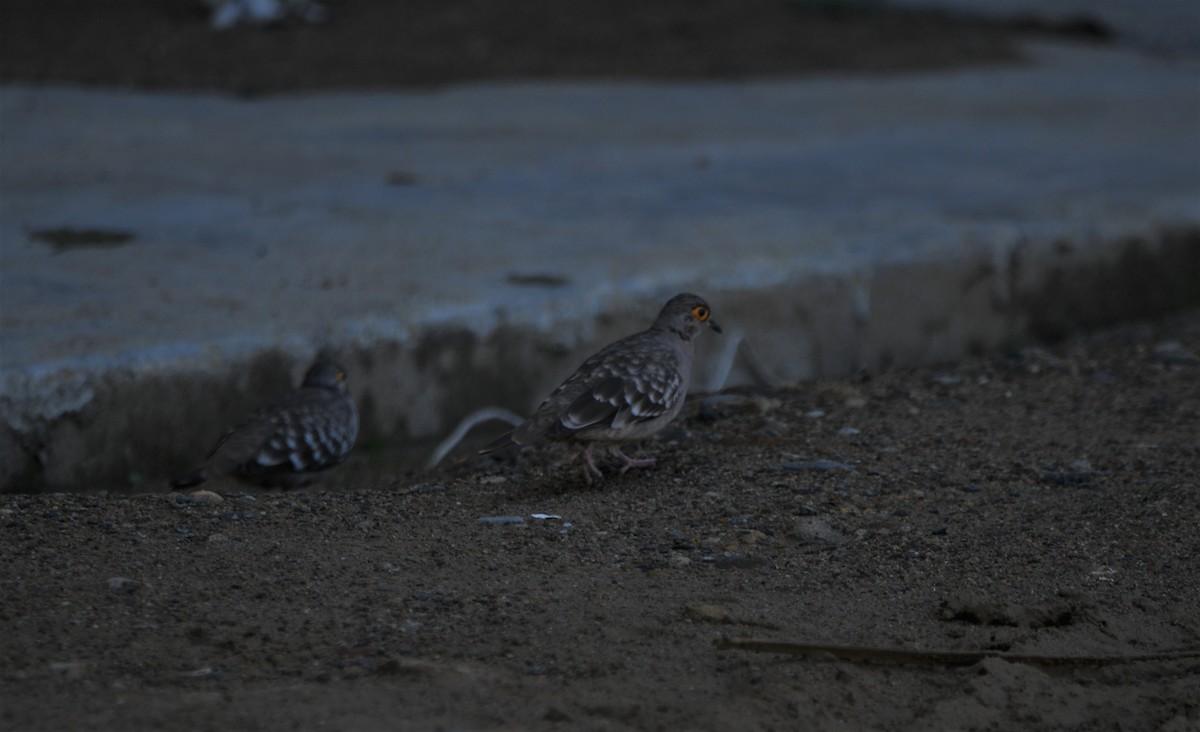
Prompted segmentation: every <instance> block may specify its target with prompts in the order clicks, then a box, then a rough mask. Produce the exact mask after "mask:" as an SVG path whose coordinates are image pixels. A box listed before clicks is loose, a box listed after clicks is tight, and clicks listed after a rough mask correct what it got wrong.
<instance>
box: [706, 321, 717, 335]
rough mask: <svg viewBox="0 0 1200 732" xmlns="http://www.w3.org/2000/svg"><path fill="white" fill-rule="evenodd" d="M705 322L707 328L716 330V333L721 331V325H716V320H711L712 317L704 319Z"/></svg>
mask: <svg viewBox="0 0 1200 732" xmlns="http://www.w3.org/2000/svg"><path fill="white" fill-rule="evenodd" d="M705 323H706V324H707V325H708V327H709V328H712V329H713V330H715V331H716V332H718V333H720V332H721V326H719V325H717V321H715V320H713V319H712V318H709V319H708V320H706V321H705Z"/></svg>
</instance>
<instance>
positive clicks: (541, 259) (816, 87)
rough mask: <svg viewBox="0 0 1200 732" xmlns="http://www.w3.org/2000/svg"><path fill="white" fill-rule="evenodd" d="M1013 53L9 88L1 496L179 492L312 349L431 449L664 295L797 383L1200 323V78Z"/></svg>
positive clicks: (1067, 55)
mask: <svg viewBox="0 0 1200 732" xmlns="http://www.w3.org/2000/svg"><path fill="white" fill-rule="evenodd" d="M1030 54H1031V56H1032V58H1033V63H1032V64H1031V65H1029V66H1026V67H1021V68H1011V69H998V70H987V71H979V70H973V71H962V72H957V73H940V74H928V75H918V76H911V77H887V78H870V77H853V78H831V79H821V80H805V81H772V82H753V83H744V84H703V85H665V84H586V85H571V84H521V85H488V86H472V87H462V88H455V89H450V90H446V91H442V92H436V93H408V94H345V95H327V96H312V97H281V98H270V99H264V100H256V101H241V100H236V99H229V98H222V97H217V96H195V95H164V94H156V95H146V94H133V93H114V92H101V91H93V90H83V89H65V88H25V87H8V88H4V89H2V90H0V386H2V392H0V418H2V419H3V421H4V424H5V426H6V430H7V432H6V435H5V437H4V438H3V439H0V486H7V487H10V488H12V487H16V488H28V487H35V486H50V487H57V488H77V487H101V486H109V485H110V484H114V483H118V484H119V483H122V482H128V481H131V480H133V481H134V482H137V481H139V480H149V479H157V478H159V477H162V476H165V475H167V474H169V473H170V472H171V471H174V470H178V469H180V468H181V467H183V466H185V465H187V464H188V463H189V462H190V461H192V460H194V459H195V458H196V457H197V455H198V454H199V453H202V452H203V451H204V450H205V449H206V448H207V447H208V445H209V443H210V442H211V440H212V439H213V437H214V436H215V435H216V434H218V433H219V431H220V429H222V428H223V427H224V426H226V425H227V423H228V420H229V419H232V418H233V417H234V416H236V415H237V414H238V413H239V412H241V411H242V410H244V409H245V408H246V406H247V405H248V404H252V403H254V402H255V401H258V400H259V399H261V398H264V397H266V396H270V395H271V393H278V392H279V391H281V390H282V389H284V388H286V387H287V386H288V385H289V383H292V382H294V379H296V378H297V377H298V375H299V373H300V372H301V371H302V370H303V368H304V366H305V362H306V361H307V360H308V359H309V358H311V356H312V355H313V354H314V353H315V351H316V350H317V349H319V348H321V347H331V348H333V349H336V350H338V351H340V352H341V353H342V354H343V358H344V360H346V361H347V366H348V368H349V370H350V371H351V379H352V390H353V391H354V392H355V394H356V395H357V396H358V397H359V399H360V401H361V402H362V406H363V412H364V414H363V422H364V433H363V440H364V443H365V444H368V445H370V444H380V443H381V441H389V442H394V441H397V440H399V441H404V440H413V439H422V438H424V439H433V438H435V437H436V436H438V435H440V434H444V433H445V432H446V431H448V430H449V429H450V428H451V427H453V424H454V422H455V421H456V420H457V419H458V418H459V417H460V416H461V415H462V414H465V413H466V412H468V411H470V410H472V409H475V408H478V407H482V406H488V405H491V404H501V405H504V406H508V407H510V408H515V409H518V410H520V409H524V408H527V407H528V406H529V404H530V403H531V402H532V401H533V400H535V399H536V398H537V397H538V396H540V394H541V392H542V391H543V390H544V389H545V388H546V387H548V386H550V385H552V383H553V382H554V381H555V380H556V379H558V378H561V377H562V376H563V375H565V373H566V372H567V371H569V369H570V368H571V367H572V366H573V365H574V364H573V361H575V360H577V359H578V357H579V356H580V355H581V354H582V353H583V352H584V351H586V350H588V349H589V348H591V347H592V346H593V345H594V344H595V343H598V342H600V341H603V340H605V339H608V338H611V337H614V336H616V335H620V334H623V333H626V332H629V331H630V330H632V329H636V328H638V327H641V326H642V325H643V324H644V323H646V322H648V319H649V318H650V317H651V315H652V314H653V312H654V311H655V310H656V308H657V306H658V304H659V303H660V302H661V301H662V300H664V299H665V298H666V297H667V296H669V295H670V294H673V293H674V292H675V291H678V290H681V289H693V290H696V291H699V292H701V293H702V294H705V295H706V296H707V297H709V299H710V300H711V301H712V302H713V304H714V307H715V308H716V312H717V317H718V319H720V320H721V321H722V322H723V323H724V324H726V325H727V326H732V327H733V328H734V329H735V330H740V331H741V332H742V333H744V334H745V336H746V339H747V341H748V342H749V343H750V344H751V345H752V346H753V347H754V349H755V350H756V352H757V353H758V356H759V359H760V361H761V362H762V364H761V365H762V367H763V370H765V371H768V372H770V373H771V374H773V376H774V377H775V378H780V379H796V378H804V377H808V376H812V375H815V374H822V373H833V372H837V371H844V370H846V369H851V368H858V367H862V366H868V367H878V366H880V365H885V364H888V363H910V362H915V361H920V360H928V359H941V358H953V357H955V356H957V355H961V354H962V353H963V352H964V351H965V350H967V349H970V348H987V347H994V346H995V345H997V344H1000V343H1004V342H1007V341H1010V340H1013V339H1019V338H1023V337H1026V336H1027V335H1028V334H1030V333H1031V332H1032V331H1038V332H1041V333H1053V332H1054V331H1055V330H1060V329H1064V328H1070V327H1076V326H1078V325H1081V324H1084V325H1086V324H1087V323H1089V322H1098V321H1099V320H1101V319H1103V318H1106V317H1116V316H1120V315H1129V314H1138V313H1145V312H1151V311H1153V310H1155V309H1162V308H1165V307H1172V306H1175V305H1178V304H1180V303H1183V302H1195V301H1196V300H1197V298H1198V297H1200V296H1198V295H1197V292H1196V282H1200V275H1197V277H1196V278H1195V279H1192V275H1193V274H1195V273H1197V272H1200V269H1196V267H1197V266H1198V265H1197V261H1198V260H1200V137H1198V136H1197V134H1196V132H1197V130H1198V129H1200V85H1198V84H1197V82H1198V81H1200V65H1198V64H1197V63H1196V62H1194V61H1179V60H1175V61H1169V60H1164V59H1161V58H1158V59H1155V58H1144V57H1141V56H1138V55H1136V54H1132V53H1128V52H1123V51H1113V50H1098V49H1094V48H1074V47H1067V46H1053V45H1035V46H1031V47H1030ZM123 236H127V237H128V238H127V239H122V237H123ZM1189 268H1192V269H1189ZM1114 283H1115V284H1114ZM1113 288H1116V290H1115V291H1117V292H1119V297H1115V298H1114V297H1112V296H1108V295H1106V296H1104V297H1100V296H1101V295H1103V294H1104V292H1105V291H1107V292H1109V293H1111V292H1114V289H1113ZM729 342H730V341H729V339H727V340H726V344H727V343H729ZM721 347H722V346H721V345H720V344H719V343H717V342H716V341H713V342H712V343H710V344H706V345H705V346H704V348H705V349H706V351H707V352H708V355H709V356H710V359H709V361H708V362H707V363H706V364H705V365H702V367H701V369H702V373H701V374H700V377H699V382H700V385H701V386H704V385H706V383H707V382H706V381H705V380H706V378H708V376H709V375H711V374H712V373H716V372H721V371H723V370H724V369H723V365H721V364H719V363H716V362H717V361H720V360H721V358H719V357H714V356H715V355H718V351H719V349H720V348H721ZM734 378H735V379H746V378H749V375H748V374H747V373H746V372H745V371H744V370H735V373H734Z"/></svg>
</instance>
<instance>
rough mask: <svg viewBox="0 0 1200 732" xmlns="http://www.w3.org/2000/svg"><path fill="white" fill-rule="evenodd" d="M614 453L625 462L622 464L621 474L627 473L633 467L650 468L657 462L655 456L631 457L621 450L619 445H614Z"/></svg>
mask: <svg viewBox="0 0 1200 732" xmlns="http://www.w3.org/2000/svg"><path fill="white" fill-rule="evenodd" d="M612 454H613V455H616V456H617V457H618V458H620V459H621V462H622V463H623V465H622V466H621V475H625V473H626V472H628V471H629V470H630V469H631V468H648V467H650V466H651V465H653V464H654V463H655V462H657V461H656V460H655V459H654V458H631V457H629V456H628V455H626V454H625V453H623V452H621V448H619V447H613V448H612Z"/></svg>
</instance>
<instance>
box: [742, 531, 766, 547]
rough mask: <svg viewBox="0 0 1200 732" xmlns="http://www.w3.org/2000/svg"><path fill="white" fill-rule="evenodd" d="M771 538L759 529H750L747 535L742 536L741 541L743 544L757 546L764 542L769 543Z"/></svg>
mask: <svg viewBox="0 0 1200 732" xmlns="http://www.w3.org/2000/svg"><path fill="white" fill-rule="evenodd" d="M769 538H770V537H768V536H767V535H766V534H764V533H763V532H761V531H759V530H758V529H750V530H749V531H747V532H746V533H744V534H742V535H741V536H740V537H739V540H740V541H741V542H742V543H743V544H747V545H749V546H754V545H755V544H761V543H762V542H764V541H767V540H768V539H769Z"/></svg>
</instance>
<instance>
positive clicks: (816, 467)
mask: <svg viewBox="0 0 1200 732" xmlns="http://www.w3.org/2000/svg"><path fill="white" fill-rule="evenodd" d="M781 467H782V468H783V469H784V470H811V471H813V472H817V473H828V472H832V471H834V470H845V471H846V472H848V473H851V472H854V466H853V465H850V464H849V463H840V462H837V461H836V460H793V461H792V462H789V463H784V464H783V465H782V466H781Z"/></svg>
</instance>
